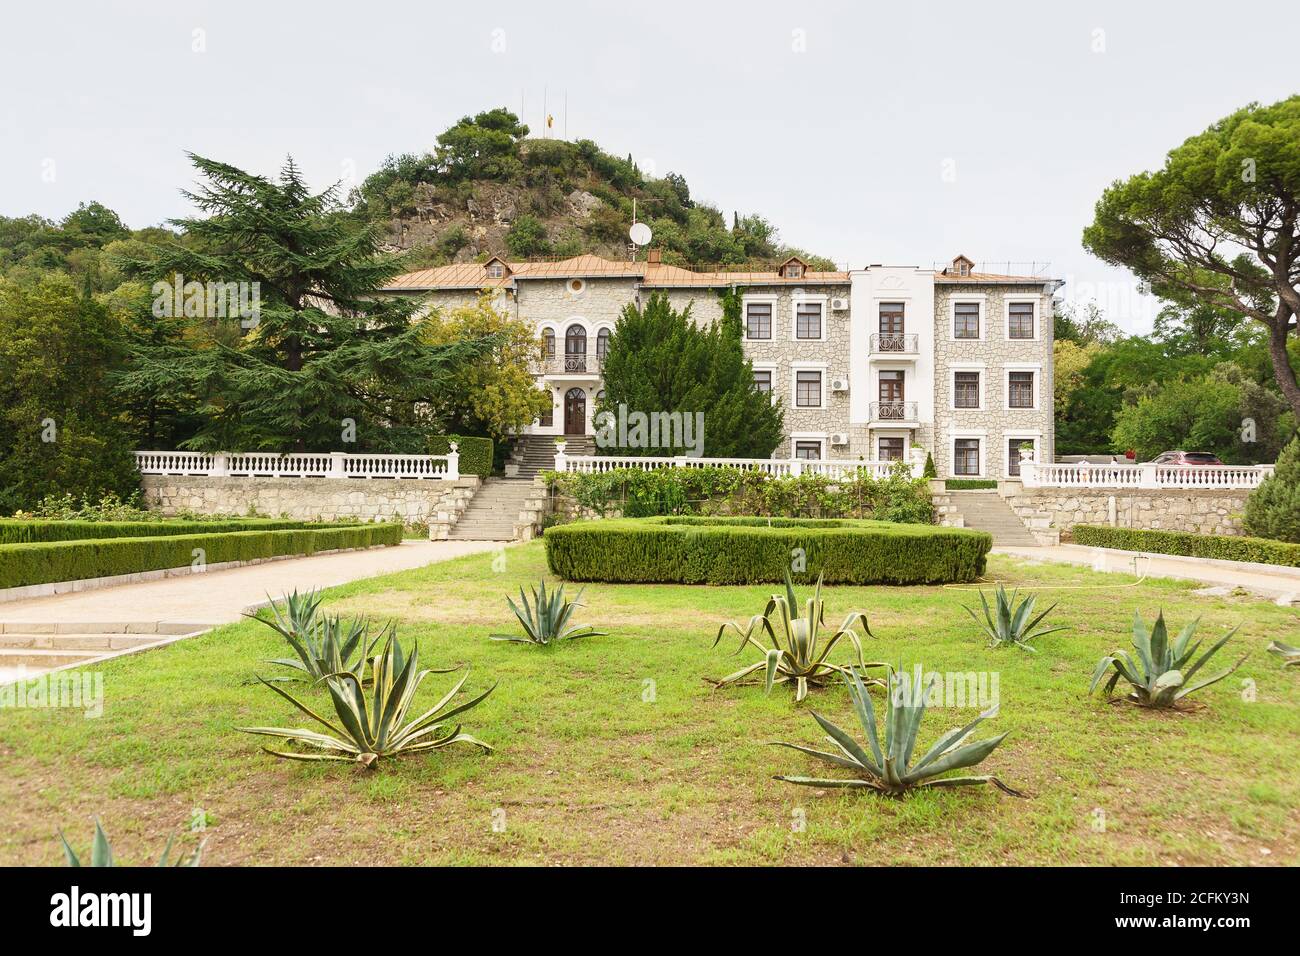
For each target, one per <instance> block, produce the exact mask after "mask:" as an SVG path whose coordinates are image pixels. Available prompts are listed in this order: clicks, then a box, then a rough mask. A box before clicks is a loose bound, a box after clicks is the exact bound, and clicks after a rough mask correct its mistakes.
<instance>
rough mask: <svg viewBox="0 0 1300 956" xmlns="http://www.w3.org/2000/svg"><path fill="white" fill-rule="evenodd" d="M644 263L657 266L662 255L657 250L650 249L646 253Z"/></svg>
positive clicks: (661, 260) (661, 259)
mask: <svg viewBox="0 0 1300 956" xmlns="http://www.w3.org/2000/svg"><path fill="white" fill-rule="evenodd" d="M645 261H646V263H647V264H649V265H652V266H657V265H659V264H660V263H661V262H663V253H662V252H661V251H660V250H658V249H651V250H650V251H649V252H648V253H646V257H645Z"/></svg>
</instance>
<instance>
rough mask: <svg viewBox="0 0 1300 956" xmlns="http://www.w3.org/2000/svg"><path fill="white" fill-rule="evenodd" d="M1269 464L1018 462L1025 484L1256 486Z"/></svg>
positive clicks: (1180, 486) (1111, 486) (1079, 486)
mask: <svg viewBox="0 0 1300 956" xmlns="http://www.w3.org/2000/svg"><path fill="white" fill-rule="evenodd" d="M1272 473H1273V466H1272V465H1156V464H1151V463H1146V464H1130V463H1128V462H1124V463H1122V464H1115V465H1110V464H1100V465H1098V464H1091V463H1089V462H1072V463H1069V464H1040V463H1039V462H1035V461H1032V460H1027V459H1024V457H1023V456H1022V460H1021V462H1020V480H1021V481H1022V482H1023V483H1024V486H1025V487H1026V488H1145V489H1150V490H1158V489H1161V488H1179V489H1185V488H1247V489H1249V488H1256V487H1258V486H1259V483H1260V482H1262V481H1263V480H1264V479H1265V478H1266V477H1268V476H1269V475H1271V474H1272Z"/></svg>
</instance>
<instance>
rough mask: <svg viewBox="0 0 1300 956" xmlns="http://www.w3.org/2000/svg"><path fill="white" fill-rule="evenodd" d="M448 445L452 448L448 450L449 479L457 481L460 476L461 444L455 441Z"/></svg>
mask: <svg viewBox="0 0 1300 956" xmlns="http://www.w3.org/2000/svg"><path fill="white" fill-rule="evenodd" d="M447 447H448V448H450V449H451V450H450V451H448V452H447V480H448V481H455V480H456V479H458V478H459V477H460V445H459V444H458V443H456V442H454V441H453V442H448V443H447Z"/></svg>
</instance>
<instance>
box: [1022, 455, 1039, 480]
mask: <svg viewBox="0 0 1300 956" xmlns="http://www.w3.org/2000/svg"><path fill="white" fill-rule="evenodd" d="M1020 483H1021V484H1022V485H1023V486H1024V487H1026V488H1038V487H1039V486H1040V485H1039V477H1038V462H1036V461H1034V455H1033V452H1025V451H1022V452H1021V453H1020Z"/></svg>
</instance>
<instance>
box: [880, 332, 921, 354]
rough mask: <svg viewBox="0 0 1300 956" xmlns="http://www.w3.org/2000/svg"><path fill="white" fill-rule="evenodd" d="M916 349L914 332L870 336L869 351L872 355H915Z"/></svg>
mask: <svg viewBox="0 0 1300 956" xmlns="http://www.w3.org/2000/svg"><path fill="white" fill-rule="evenodd" d="M916 349H917V346H916V333H915V332H888V333H873V334H872V336H871V351H872V352H873V353H880V352H885V353H891V354H897V355H915V354H916Z"/></svg>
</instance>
